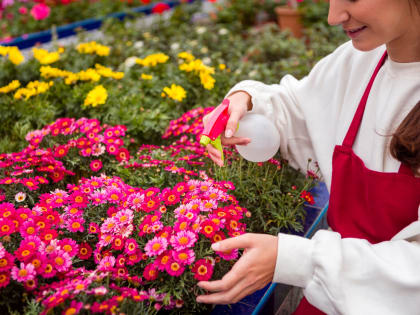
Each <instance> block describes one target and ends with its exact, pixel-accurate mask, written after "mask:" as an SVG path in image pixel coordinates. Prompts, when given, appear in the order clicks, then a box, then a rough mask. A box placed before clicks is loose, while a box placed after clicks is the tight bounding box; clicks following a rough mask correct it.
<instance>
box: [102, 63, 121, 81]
mask: <svg viewBox="0 0 420 315" xmlns="http://www.w3.org/2000/svg"><path fill="white" fill-rule="evenodd" d="M95 68H96V71H97V73H98V74H100V75H101V76H103V77H106V78H113V79H116V80H120V79H122V78H124V72H113V71H112V69H111V68H108V67H104V66H102V65H100V64H98V63H97V64H96V65H95Z"/></svg>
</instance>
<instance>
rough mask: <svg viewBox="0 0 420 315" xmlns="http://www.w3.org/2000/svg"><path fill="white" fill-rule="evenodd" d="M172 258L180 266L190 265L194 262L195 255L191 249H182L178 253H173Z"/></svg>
mask: <svg viewBox="0 0 420 315" xmlns="http://www.w3.org/2000/svg"><path fill="white" fill-rule="evenodd" d="M172 257H173V259H174V260H175V261H176V262H179V263H180V264H181V265H182V266H187V265H191V264H192V263H193V262H194V260H195V253H194V251H193V250H192V249H183V250H180V251H173V252H172Z"/></svg>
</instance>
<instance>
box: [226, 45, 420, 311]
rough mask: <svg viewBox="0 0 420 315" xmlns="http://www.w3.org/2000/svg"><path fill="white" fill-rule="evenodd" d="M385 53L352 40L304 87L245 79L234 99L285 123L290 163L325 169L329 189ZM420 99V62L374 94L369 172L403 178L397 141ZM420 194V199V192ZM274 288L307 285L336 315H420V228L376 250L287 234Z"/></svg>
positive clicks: (363, 134)
mask: <svg viewBox="0 0 420 315" xmlns="http://www.w3.org/2000/svg"><path fill="white" fill-rule="evenodd" d="M384 51H385V46H382V47H379V48H377V49H375V50H373V51H370V52H361V51H358V50H356V49H355V48H354V47H353V46H352V44H351V42H347V43H345V44H344V45H342V46H340V47H339V48H337V49H336V51H335V52H333V53H332V54H331V55H329V56H327V57H325V58H324V59H322V60H321V61H320V62H319V63H318V64H317V65H316V66H315V67H314V68H313V70H312V71H311V72H310V74H309V75H308V76H307V77H305V78H303V79H302V80H300V81H298V80H296V79H295V78H293V77H292V76H290V75H287V76H285V77H284V78H283V79H282V80H281V82H280V84H275V85H265V84H263V83H261V82H256V81H250V80H249V81H242V82H240V83H238V84H237V85H235V86H234V87H233V88H232V89H231V91H230V92H229V93H228V95H229V94H231V93H232V92H234V91H239V90H242V91H246V92H247V93H249V94H250V95H251V96H252V104H253V109H252V112H256V113H262V114H264V115H265V116H267V117H268V118H270V119H271V120H273V122H274V123H275V125H276V127H277V129H278V131H279V133H280V138H281V146H280V150H281V153H282V156H283V157H284V158H286V159H288V160H289V162H290V164H291V165H292V166H295V167H297V168H300V169H301V170H303V171H306V166H307V160H308V158H312V159H313V160H315V161H318V163H319V167H320V170H321V173H322V175H323V177H324V180H325V182H326V184H327V187H328V189H330V185H331V173H332V154H333V150H334V147H335V145H337V144H342V142H343V139H344V137H345V135H346V133H347V130H348V128H349V125H350V123H351V121H352V119H353V116H354V113H355V111H356V108H357V106H358V104H359V101H360V99H361V97H362V94H363V92H364V90H365V88H366V85H367V83H368V81H369V79H370V77H371V75H372V73H373V71H374V68H375V66H376V65H377V63H378V62H379V60H380V58H381V56H382V54H383V53H384ZM419 100H420V62H416V63H406V64H403V63H396V62H393V61H392V60H390V58H388V59H387V60H386V62H385V64H384V66H383V67H382V68H381V70H380V71H379V73H378V75H377V77H376V79H375V82H374V84H373V87H372V90H371V92H370V95H369V98H368V101H367V105H366V110H365V113H364V116H363V121H362V123H361V126H360V129H359V133H358V136H357V138H356V141H355V143H354V145H353V150H354V152H355V153H356V154H357V155H358V156H359V157H360V158H361V159H362V160H363V161H364V163H365V165H366V167H367V168H369V169H371V170H375V171H380V172H397V171H398V168H399V166H400V162H399V161H397V160H396V159H394V158H392V156H391V155H390V153H389V143H390V140H391V137H390V135H392V133H393V131H394V130H395V128H396V127H398V125H399V124H400V123H401V121H402V120H403V119H404V117H405V116H406V115H407V113H408V112H409V111H410V110H411V109H412V108H413V107H414V105H415V104H416V103H417V102H418V101H419ZM419 128H420V122H419ZM419 193H420V192H419ZM419 216H420V207H419ZM278 236H279V238H278V256H277V264H276V269H275V274H274V278H273V281H274V282H281V283H285V284H290V285H295V286H300V287H303V288H304V294H305V296H306V298H307V299H308V300H309V302H310V303H311V304H313V305H314V306H316V307H317V308H319V309H320V310H322V311H324V312H326V313H328V314H355V315H363V314H366V315H376V314H378V315H387V314H390V315H391V314H392V315H398V314H402V315H411V314H413V315H414V314H417V315H418V314H420V221H416V222H414V223H412V224H411V225H410V226H408V227H406V228H405V229H404V230H402V231H401V232H400V233H398V235H396V236H394V238H393V239H392V240H391V241H387V242H382V243H379V244H375V245H372V244H370V243H368V242H367V241H366V240H362V239H354V238H346V239H342V238H341V236H340V234H339V233H336V232H332V231H326V230H321V231H318V232H317V233H316V234H315V235H314V236H313V238H312V239H306V238H303V237H298V236H292V235H286V234H281V233H280V234H279V235H278Z"/></svg>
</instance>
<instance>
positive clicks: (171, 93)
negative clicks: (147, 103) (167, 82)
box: [163, 84, 187, 102]
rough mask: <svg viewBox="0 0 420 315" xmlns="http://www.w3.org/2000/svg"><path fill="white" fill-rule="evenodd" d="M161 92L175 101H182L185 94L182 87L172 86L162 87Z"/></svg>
mask: <svg viewBox="0 0 420 315" xmlns="http://www.w3.org/2000/svg"><path fill="white" fill-rule="evenodd" d="M163 92H164V93H165V94H166V95H167V96H168V97H169V98H172V99H174V100H176V101H179V102H180V101H182V100H183V99H184V98H185V97H186V96H187V92H186V91H185V90H184V88H183V87H182V86H179V85H176V84H172V85H171V87H167V86H166V87H164V88H163Z"/></svg>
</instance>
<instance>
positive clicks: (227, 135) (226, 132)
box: [225, 129, 233, 138]
mask: <svg viewBox="0 0 420 315" xmlns="http://www.w3.org/2000/svg"><path fill="white" fill-rule="evenodd" d="M232 135H233V131H232V130H230V129H226V131H225V137H226V138H230V137H232Z"/></svg>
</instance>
